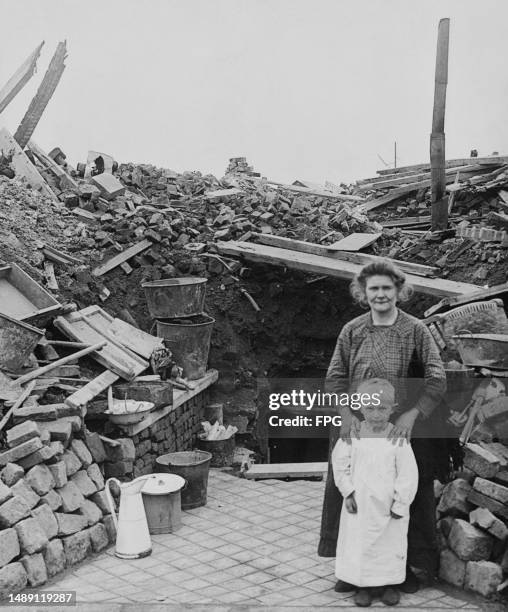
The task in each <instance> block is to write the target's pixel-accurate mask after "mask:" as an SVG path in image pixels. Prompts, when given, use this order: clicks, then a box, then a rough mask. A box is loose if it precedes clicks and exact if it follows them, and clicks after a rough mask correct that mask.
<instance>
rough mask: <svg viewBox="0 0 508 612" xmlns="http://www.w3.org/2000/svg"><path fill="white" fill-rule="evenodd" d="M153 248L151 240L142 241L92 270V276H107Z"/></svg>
mask: <svg viewBox="0 0 508 612" xmlns="http://www.w3.org/2000/svg"><path fill="white" fill-rule="evenodd" d="M151 246H152V242H150V240H141V241H140V242H138V243H137V244H134V245H133V246H131V247H129V248H128V249H125V251H122V252H121V253H119V254H118V255H115V256H114V257H112V258H111V259H108V261H106V262H105V263H103V264H101V265H100V266H97V267H96V268H94V269H93V270H92V274H93V275H94V276H102V275H103V274H106V272H109V271H110V270H113V268H116V267H117V266H119V265H120V264H121V263H123V262H124V261H127V260H128V259H130V258H131V257H134V255H138V254H139V253H141V252H142V251H146V249H148V248H149V247H151Z"/></svg>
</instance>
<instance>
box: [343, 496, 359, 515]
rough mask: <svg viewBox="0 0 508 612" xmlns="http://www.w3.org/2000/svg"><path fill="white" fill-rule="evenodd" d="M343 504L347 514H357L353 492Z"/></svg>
mask: <svg viewBox="0 0 508 612" xmlns="http://www.w3.org/2000/svg"><path fill="white" fill-rule="evenodd" d="M344 503H345V504H346V510H347V511H348V512H349V514H356V513H357V512H358V506H357V505H356V499H355V492H354V491H353V492H352V493H351V495H348V496H347V497H346V499H345V500H344Z"/></svg>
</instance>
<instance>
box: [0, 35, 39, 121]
mask: <svg viewBox="0 0 508 612" xmlns="http://www.w3.org/2000/svg"><path fill="white" fill-rule="evenodd" d="M43 45H44V41H42V42H41V44H40V45H39V46H38V47H36V48H35V49H34V51H32V53H31V54H30V55H29V56H28V57H27V59H26V60H25V61H24V62H23V63H22V64H21V66H20V67H19V68H18V69H17V70H16V72H15V73H14V74H13V75H12V77H11V78H10V79H9V80H8V81H7V83H6V84H5V85H4V86H3V87H2V89H0V113H1V112H2V111H3V110H4V109H5V108H6V107H7V105H8V104H9V103H10V102H11V101H12V100H13V99H14V98H15V97H16V96H17V95H18V93H19V92H20V91H21V90H22V89H23V87H24V86H25V85H26V84H27V83H28V81H29V80H30V79H31V78H32V76H33V74H34V72H35V69H36V67H37V59H38V57H39V55H40V53H41V49H42V46H43Z"/></svg>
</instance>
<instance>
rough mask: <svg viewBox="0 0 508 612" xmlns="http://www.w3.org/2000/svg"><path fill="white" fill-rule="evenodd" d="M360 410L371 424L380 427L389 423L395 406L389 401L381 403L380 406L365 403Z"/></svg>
mask: <svg viewBox="0 0 508 612" xmlns="http://www.w3.org/2000/svg"><path fill="white" fill-rule="evenodd" d="M360 412H361V413H362V414H363V418H364V419H365V421H366V422H367V423H369V425H375V426H377V427H379V426H381V425H386V423H388V421H389V419H390V415H391V414H392V412H393V406H392V405H391V404H388V403H385V404H380V405H379V406H373V405H372V404H371V405H365V406H362V407H361V408H360Z"/></svg>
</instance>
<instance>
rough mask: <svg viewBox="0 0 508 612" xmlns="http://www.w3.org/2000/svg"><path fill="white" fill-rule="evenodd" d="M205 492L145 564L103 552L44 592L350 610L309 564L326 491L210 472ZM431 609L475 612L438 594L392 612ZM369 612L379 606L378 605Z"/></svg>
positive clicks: (319, 568)
mask: <svg viewBox="0 0 508 612" xmlns="http://www.w3.org/2000/svg"><path fill="white" fill-rule="evenodd" d="M208 487H209V495H208V504H207V505H206V506H204V507H200V508H196V509H194V510H191V511H185V512H183V513H182V523H183V526H182V527H181V529H179V530H178V532H177V533H173V534H157V535H154V536H152V545H153V549H152V555H151V556H150V557H146V558H144V559H138V560H131V561H128V560H122V559H118V558H117V557H116V556H115V555H114V549H113V548H112V547H111V548H110V549H108V550H107V551H104V552H103V553H102V554H101V555H98V556H96V557H95V558H93V559H90V560H89V561H88V562H87V563H86V564H83V565H82V566H81V567H79V568H76V569H75V570H74V571H73V572H71V571H70V570H69V572H70V573H68V574H67V575H66V576H65V577H63V578H62V579H60V580H56V581H54V582H53V583H52V584H51V590H55V589H57V590H58V589H62V590H64V589H68V590H76V591H77V594H78V601H82V602H95V601H97V602H99V601H110V602H114V603H128V602H130V603H136V604H137V603H157V602H158V603H163V604H168V605H169V604H173V605H175V606H176V607H178V605H180V606H182V607H183V606H184V605H185V604H194V605H196V606H198V605H202V606H206V607H205V608H203V609H206V610H207V611H208V610H210V612H212V611H213V610H216V609H217V610H218V609H220V610H221V612H224V610H223V607H224V606H226V607H230V606H235V605H236V604H239V605H242V606H253V607H254V609H255V608H259V610H260V612H261V608H260V606H265V607H264V608H263V610H265V609H270V610H272V609H276V608H278V607H279V606H288V607H294V608H295V609H297V608H298V609H302V608H303V609H309V610H310V609H312V608H314V607H320V606H323V607H324V608H328V607H329V608H333V607H335V608H337V607H338V608H342V609H344V610H354V609H355V607H354V603H353V600H352V593H348V594H339V593H335V592H334V590H333V586H334V583H335V576H334V569H335V561H334V559H323V558H321V557H318V556H317V544H318V539H319V526H320V517H321V506H322V499H323V490H324V482H316V481H292V482H283V481H279V480H276V479H271V480H269V481H259V482H254V481H248V480H245V479H238V478H235V477H233V476H231V475H229V474H225V473H223V472H221V471H217V470H211V472H210V477H209V485H208ZM98 585H100V588H99V586H98ZM221 606H222V607H221ZM437 606H440V607H441V608H442V609H445V608H447V609H452V608H457V609H461V610H466V609H467V610H475V609H478V608H477V607H476V606H475V605H474V604H472V603H471V602H468V601H467V599H466V598H465V599H460V598H455V597H452V596H450V595H448V594H446V593H445V592H444V591H442V590H441V589H440V588H439V585H436V586H433V587H432V588H427V589H422V590H421V591H419V592H418V593H416V594H414V595H403V597H402V600H401V603H400V605H399V606H398V612H410V611H411V610H417V609H433V608H435V607H437ZM200 609H201V608H200ZM371 609H373V610H375V611H376V612H380V611H385V610H386V607H385V606H384V605H383V604H382V603H380V602H379V600H376V601H375V602H374V605H373V606H372V608H371Z"/></svg>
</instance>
